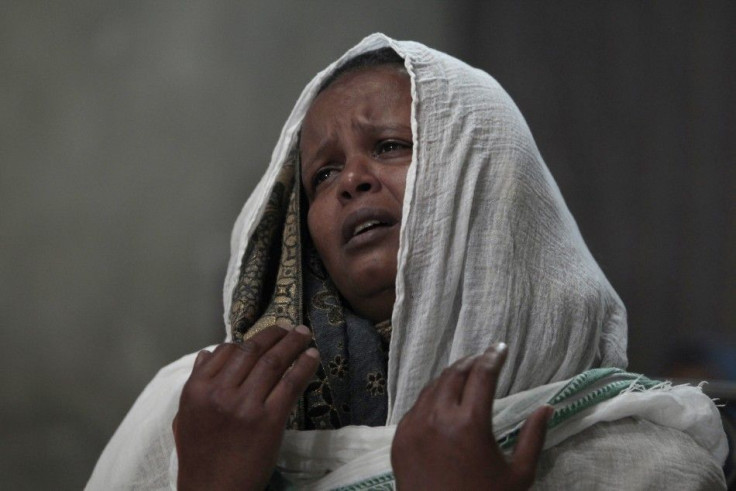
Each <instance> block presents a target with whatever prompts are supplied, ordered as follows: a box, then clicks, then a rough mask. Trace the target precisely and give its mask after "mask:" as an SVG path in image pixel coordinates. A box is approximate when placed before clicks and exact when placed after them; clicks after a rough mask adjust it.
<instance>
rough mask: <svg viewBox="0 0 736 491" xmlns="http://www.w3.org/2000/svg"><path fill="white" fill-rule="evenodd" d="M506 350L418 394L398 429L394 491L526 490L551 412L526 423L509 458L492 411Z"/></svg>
mask: <svg viewBox="0 0 736 491" xmlns="http://www.w3.org/2000/svg"><path fill="white" fill-rule="evenodd" d="M505 359H506V345H504V344H499V345H497V346H492V347H490V348H489V349H488V350H486V352H485V353H483V354H482V355H480V356H477V357H470V358H463V359H461V360H459V361H458V362H456V363H455V364H453V365H452V366H450V367H449V368H447V369H445V370H444V371H443V372H442V374H441V375H440V376H439V377H438V378H437V379H436V380H435V381H434V382H432V383H431V384H430V385H428V386H427V387H426V388H425V389H424V390H423V391H422V393H421V394H420V395H419V398H418V399H417V402H416V404H414V407H412V409H411V410H410V411H409V412H408V413H407V414H406V415H405V416H404V418H403V419H402V420H401V422H400V423H399V426H398V428H397V429H396V435H395V437H394V442H393V446H392V448H391V463H392V466H393V470H394V476H395V478H396V484H397V487H398V488H399V489H423V490H429V489H504V490H507V489H513V490H516V489H527V488H529V487H530V486H531V485H532V483H533V482H534V473H535V470H536V467H537V461H538V460H539V455H540V454H541V452H542V446H543V444H544V436H545V432H546V428H545V426H546V423H547V420H548V419H549V417H550V416H551V414H552V408H551V407H550V406H542V407H541V408H539V409H537V410H536V411H535V412H534V413H532V415H531V416H530V417H529V418H528V419H527V421H526V423H525V424H524V427H523V428H522V430H521V434H520V436H519V440H518V443H517V444H516V448H515V450H514V453H513V456H512V459H511V461H510V462H509V461H507V460H506V458H505V457H504V455H503V454H502V453H501V450H500V449H499V448H498V444H497V443H496V440H495V438H494V436H493V431H492V426H491V413H492V409H493V398H494V395H495V392H496V383H497V380H498V374H499V373H500V371H501V367H502V365H503V362H504V360H505Z"/></svg>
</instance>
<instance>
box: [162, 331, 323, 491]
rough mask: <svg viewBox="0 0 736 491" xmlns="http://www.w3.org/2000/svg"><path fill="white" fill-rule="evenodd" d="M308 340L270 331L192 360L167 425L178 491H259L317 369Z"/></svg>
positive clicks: (306, 336) (297, 334)
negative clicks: (173, 443) (176, 467)
mask: <svg viewBox="0 0 736 491" xmlns="http://www.w3.org/2000/svg"><path fill="white" fill-rule="evenodd" d="M310 340H311V335H310V333H309V330H308V329H307V328H306V327H304V326H299V327H297V328H296V329H292V328H290V327H289V328H288V329H287V328H282V327H276V326H274V327H269V328H267V329H265V330H264V331H263V332H260V333H258V334H257V335H255V336H253V337H252V338H251V339H248V340H246V341H244V342H243V343H242V344H233V343H225V344H221V345H219V346H218V347H217V348H216V349H215V350H214V351H212V352H209V351H206V350H203V351H201V352H200V353H199V355H197V358H196V360H195V362H194V368H193V370H192V374H191V376H190V377H189V380H188V381H187V383H186V384H185V385H184V389H183V390H182V394H181V399H180V402H179V412H178V413H177V415H176V418H175V419H174V423H173V429H174V439H175V441H176V452H177V455H178V459H179V475H178V480H177V486H178V488H179V489H182V490H185V489H239V490H246V489H264V488H265V487H266V485H267V484H268V480H269V478H270V477H271V474H272V473H273V470H274V467H275V466H276V459H277V455H278V451H279V447H280V445H281V439H282V436H283V433H284V429H285V426H286V421H287V418H288V416H289V413H290V412H291V410H292V408H293V407H294V404H296V401H297V399H298V397H299V396H300V395H301V394H302V392H303V391H304V389H305V388H306V386H307V384H308V382H309V380H310V379H311V377H312V376H313V375H314V373H315V371H316V370H317V366H318V364H319V354H318V353H317V350H316V349H315V348H309V349H307V346H308V345H309V342H310Z"/></svg>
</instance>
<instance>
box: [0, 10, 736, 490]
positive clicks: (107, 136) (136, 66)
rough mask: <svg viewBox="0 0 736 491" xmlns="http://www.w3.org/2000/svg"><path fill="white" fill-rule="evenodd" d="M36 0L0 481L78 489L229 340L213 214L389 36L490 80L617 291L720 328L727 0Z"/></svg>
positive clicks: (735, 240) (2, 204) (8, 247)
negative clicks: (146, 405)
mask: <svg viewBox="0 0 736 491" xmlns="http://www.w3.org/2000/svg"><path fill="white" fill-rule="evenodd" d="M394 3H395V2H370V3H367V2H366V3H357V2H355V3H350V4H345V3H342V2H314V1H313V2H289V3H276V2H274V3H267V2H234V1H231V2H217V3H215V2H212V3H204V2H202V3H194V2H192V3H189V2H179V1H157V2H142V1H141V2H100V1H86V2H83V1H80V2H74V3H71V2H66V3H61V2H48V3H42V2H32V1H20V0H18V1H9V2H4V4H3V7H4V8H3V14H2V16H0V88H1V90H0V253H1V254H2V257H1V258H0V259H1V260H0V278H1V279H2V281H0V326H2V343H0V354H1V355H2V361H3V364H2V367H3V370H2V372H0V380H1V381H2V385H1V387H2V393H3V400H2V405H1V406H0V415H2V433H1V434H0V476H1V477H0V485H2V487H3V488H12V489H46V488H53V489H76V488H79V487H80V486H82V484H83V483H84V482H85V480H86V478H87V477H88V475H89V473H90V472H91V468H92V466H93V464H94V461H95V459H96V457H97V455H98V454H99V452H100V451H101V450H102V447H103V446H104V444H105V442H106V440H107V439H108V438H109V437H110V435H111V434H112V432H113V431H114V429H115V427H116V425H117V424H118V423H119V421H120V420H121V418H122V417H123V415H124V414H125V412H126V411H127V409H128V408H129V406H130V405H131V404H132V402H133V400H134V398H135V396H136V395H137V394H138V393H139V392H140V391H141V389H142V388H143V386H144V385H145V383H146V382H147V381H148V380H149V379H150V378H151V377H152V376H153V375H154V374H155V372H156V370H157V369H158V368H160V367H161V366H162V365H164V364H166V363H167V362H170V361H172V360H174V359H176V358H177V357H179V356H181V355H183V354H185V353H188V352H191V351H193V350H196V349H198V348H200V347H202V346H204V345H207V344H211V343H215V342H218V341H219V340H220V339H222V336H223V329H222V322H221V300H220V298H221V296H220V292H221V290H220V288H221V286H220V283H221V280H222V277H223V274H224V269H225V264H226V261H227V256H228V240H229V229H230V226H231V224H232V222H233V220H234V219H235V216H236V214H237V213H238V211H239V209H240V206H241V205H242V203H243V202H244V200H245V199H246V197H247V196H248V194H249V192H250V190H251V189H252V187H253V186H254V184H255V182H256V181H257V179H258V178H259V177H260V175H261V172H262V171H263V169H264V167H265V165H266V163H267V161H268V158H269V156H270V152H271V150H272V147H273V144H274V142H275V141H276V138H277V136H278V133H279V131H280V126H281V124H282V123H283V121H284V120H285V118H286V116H287V115H288V112H289V110H290V109H291V106H292V104H293V102H294V101H295V99H296V98H297V96H298V94H299V92H300V90H301V89H302V87H303V86H304V84H305V83H306V82H307V81H308V80H309V79H310V78H311V77H312V76H313V75H314V74H315V73H316V72H317V71H318V70H320V69H322V68H323V67H324V66H325V65H326V64H327V63H328V62H330V61H332V60H333V59H334V58H335V57H337V56H338V55H340V54H341V53H342V52H343V51H344V50H345V49H347V48H348V47H350V46H352V45H353V44H355V43H356V42H357V41H358V40H360V39H361V38H362V37H363V36H364V35H366V34H368V33H370V32H373V31H383V32H386V33H387V34H389V35H392V36H394V37H397V38H401V39H415V40H418V41H422V42H424V43H426V44H428V45H430V46H433V47H435V48H438V49H440V50H443V51H447V52H449V53H451V54H454V55H456V56H458V57H460V58H463V59H465V60H467V61H469V62H471V63H472V64H475V65H477V66H480V67H482V68H484V69H486V70H487V71H489V72H490V73H491V74H493V75H494V76H496V77H497V78H498V79H499V81H500V82H501V83H502V84H503V85H504V86H505V87H506V88H507V90H508V91H509V92H510V93H511V95H512V97H514V98H515V100H516V101H517V103H518V104H519V106H520V107H521V110H522V112H523V113H524V114H525V115H526V117H527V119H528V121H529V123H530V126H531V127H532V131H533V132H534V133H535V135H536V137H537V143H538V145H539V147H540V149H541V151H542V154H543V155H544V156H545V159H546V161H547V163H548V165H549V167H550V168H551V170H552V173H553V174H554V175H555V176H556V178H557V179H558V182H559V184H560V187H561V188H562V191H563V194H564V195H565V196H566V198H567V200H568V203H569V205H570V207H571V208H572V211H573V214H574V215H575V216H576V217H577V218H578V220H579V224H580V226H581V229H582V231H583V235H584V236H585V237H586V239H587V241H588V244H589V245H590V247H591V249H592V251H593V253H594V255H595V256H596V257H597V258H598V260H599V261H600V263H601V265H602V267H603V268H604V270H605V272H606V273H607V274H608V275H609V277H610V279H611V281H612V283H613V285H614V287H616V288H617V290H618V291H619V292H620V294H621V296H622V297H623V299H624V301H625V302H626V303H627V305H628V306H629V310H630V325H631V328H630V331H631V336H630V338H631V349H630V352H631V365H632V368H633V369H636V370H643V371H649V372H651V371H655V372H656V371H658V370H661V368H662V364H663V362H664V357H665V351H666V347H667V343H668V342H669V341H670V340H672V339H674V338H676V337H678V336H688V335H692V334H694V333H697V334H699V335H705V336H707V337H708V338H709V339H710V338H712V339H721V340H723V341H724V342H725V343H726V344H728V343H731V344H733V343H734V329H733V326H734V324H736V322H735V321H736V311H735V310H734V305H736V302H735V300H736V282H734V281H733V280H734V274H733V273H734V270H735V268H734V266H736V264H735V263H736V253H735V252H734V251H736V234H735V232H734V230H736V228H735V227H734V225H735V223H734V220H735V218H734V217H736V210H735V209H734V199H733V196H734V183H735V182H736V176H735V175H734V165H733V164H734V157H735V155H736V152H735V148H736V147H735V144H734V139H735V138H736V125H735V124H734V123H735V118H736V117H735V114H736V111H734V108H736V89H734V82H733V80H734V75H736V73H734V67H735V66H736V63H735V62H736V57H735V55H736V37H735V36H734V27H733V26H736V9H735V8H734V3H733V2H720V3H719V2H712V3H708V4H707V5H700V4H694V3H687V2H682V3H678V4H677V5H673V4H671V3H670V2H655V3H653V4H647V5H641V4H639V3H619V2H617V3H597V2H596V3H592V2H591V3H584V2H581V3H562V4H559V3H556V4H555V6H546V4H545V3H541V2H540V3H524V4H517V3H493V4H490V5H489V4H475V3H472V2H464V1H453V2H451V1H447V2H439V1H436V2H428V1H419V0H416V1H412V2H404V3H402V4H400V5H398V6H397V5H394Z"/></svg>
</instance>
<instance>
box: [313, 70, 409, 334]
mask: <svg viewBox="0 0 736 491" xmlns="http://www.w3.org/2000/svg"><path fill="white" fill-rule="evenodd" d="M410 117H411V92H410V83H409V76H408V75H407V73H406V72H405V71H404V70H403V69H401V68H400V67H397V66H393V65H383V66H378V67H371V68H366V69H360V70H357V71H353V72H348V73H346V74H344V75H343V76H341V77H340V78H338V79H337V80H336V81H334V82H333V83H332V84H331V85H330V86H329V87H328V88H327V89H326V90H324V91H323V92H322V93H321V94H319V95H318V96H317V98H316V99H315V100H314V102H313V103H312V106H311V107H310V109H309V111H308V112H307V115H306V117H305V119H304V124H303V126H302V132H301V141H300V150H301V162H302V184H303V186H304V189H305V190H306V193H307V198H308V200H309V214H308V227H309V233H310V235H311V236H312V241H313V242H314V244H315V247H316V248H317V252H318V253H319V255H320V257H321V258H322V262H323V263H324V264H325V267H326V268H327V272H328V273H329V275H330V277H331V278H332V280H333V281H334V282H335V285H336V286H337V288H338V290H340V293H341V294H342V295H343V296H344V297H345V299H347V301H348V302H349V303H350V306H351V307H352V308H353V310H354V311H355V312H356V313H358V314H359V315H362V316H363V317H366V318H368V319H370V320H372V321H374V322H380V321H383V320H386V319H389V318H390V317H391V311H392V309H393V304H394V300H395V282H396V256H397V254H398V250H399V229H400V226H401V210H402V204H403V202H404V188H405V186H406V171H407V169H408V167H409V164H410V163H411V156H412V134H411V124H410Z"/></svg>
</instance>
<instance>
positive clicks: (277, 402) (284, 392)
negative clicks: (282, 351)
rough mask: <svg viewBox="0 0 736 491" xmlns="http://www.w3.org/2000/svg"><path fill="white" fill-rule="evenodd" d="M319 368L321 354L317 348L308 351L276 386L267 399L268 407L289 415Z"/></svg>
mask: <svg viewBox="0 0 736 491" xmlns="http://www.w3.org/2000/svg"><path fill="white" fill-rule="evenodd" d="M318 366H319V352H318V351H317V348H309V349H307V350H306V351H305V352H303V353H302V354H301V355H300V356H299V358H297V360H296V361H295V362H294V365H293V366H292V367H291V368H290V369H289V370H287V371H286V373H285V374H284V376H283V377H282V378H281V380H280V381H279V382H278V383H277V384H276V387H274V389H273V391H272V392H271V394H270V395H269V396H268V398H267V399H266V405H268V406H269V407H272V408H274V410H276V411H282V412H284V414H288V411H290V410H291V408H292V407H294V404H296V400H297V398H298V397H299V396H300V395H301V394H302V393H303V392H304V390H305V389H306V388H307V384H309V381H310V380H311V378H312V377H313V376H314V374H315V372H317V367H318Z"/></svg>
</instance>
